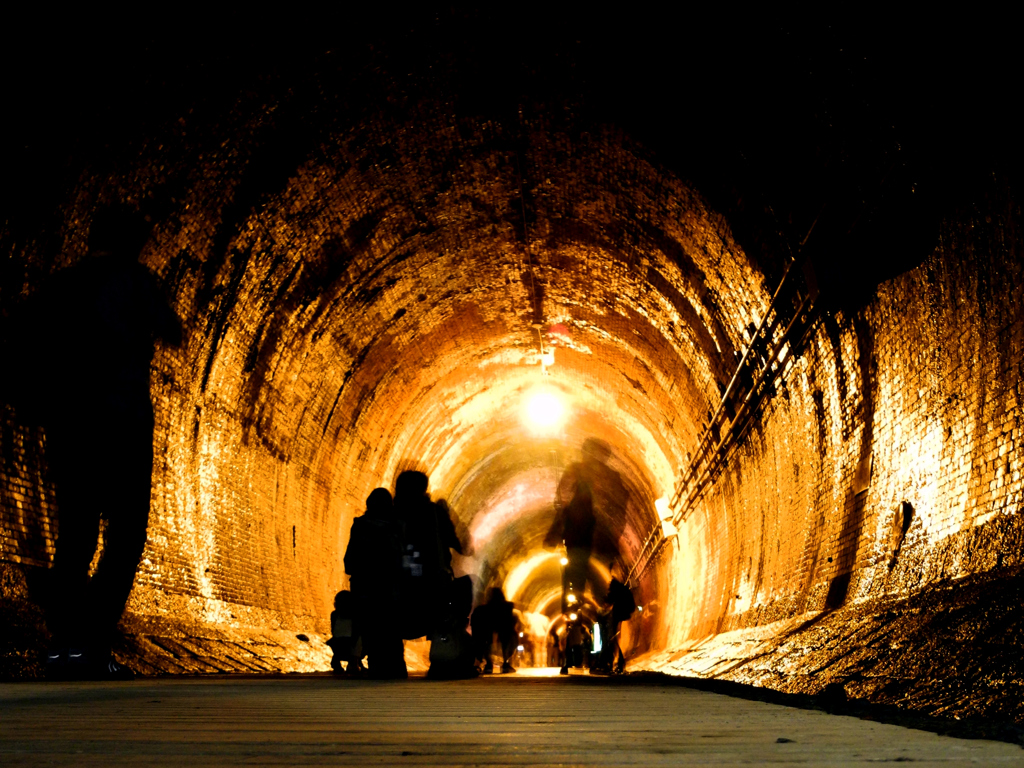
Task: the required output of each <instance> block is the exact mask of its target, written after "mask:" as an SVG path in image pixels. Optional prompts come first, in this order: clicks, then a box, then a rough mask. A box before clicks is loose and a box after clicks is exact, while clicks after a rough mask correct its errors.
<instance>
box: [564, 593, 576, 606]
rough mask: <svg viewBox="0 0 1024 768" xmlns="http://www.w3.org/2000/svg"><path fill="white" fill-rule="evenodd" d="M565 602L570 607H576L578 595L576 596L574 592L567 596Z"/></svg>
mask: <svg viewBox="0 0 1024 768" xmlns="http://www.w3.org/2000/svg"><path fill="white" fill-rule="evenodd" d="M565 602H567V603H568V604H569V605H574V604H575V603H576V595H574V594H573V593H572V592H570V593H569V594H568V595H567V596H566V598H565Z"/></svg>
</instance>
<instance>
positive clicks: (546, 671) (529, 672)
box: [515, 667, 558, 677]
mask: <svg viewBox="0 0 1024 768" xmlns="http://www.w3.org/2000/svg"><path fill="white" fill-rule="evenodd" d="M515 673H516V675H518V676H519V677H558V667H519V668H518V669H516V672H515Z"/></svg>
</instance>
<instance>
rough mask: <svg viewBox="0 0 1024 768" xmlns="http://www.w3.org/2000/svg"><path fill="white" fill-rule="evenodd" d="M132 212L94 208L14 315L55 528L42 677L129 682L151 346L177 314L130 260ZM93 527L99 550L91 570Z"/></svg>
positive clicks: (147, 456)
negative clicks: (126, 660) (121, 660)
mask: <svg viewBox="0 0 1024 768" xmlns="http://www.w3.org/2000/svg"><path fill="white" fill-rule="evenodd" d="M148 235H149V227H148V226H147V225H146V224H144V223H143V222H142V221H141V217H139V216H138V215H136V214H132V213H128V212H125V211H122V210H117V209H112V210H107V211H103V212H101V213H99V214H97V215H96V217H95V219H94V221H93V225H92V228H91V231H90V238H89V255H88V256H87V257H86V258H85V259H83V260H82V261H81V262H79V263H77V264H75V265H73V266H71V267H68V268H65V269H63V270H61V271H59V272H58V273H56V274H55V275H54V276H53V278H52V279H51V280H50V282H49V284H48V285H47V286H45V287H44V288H43V289H41V290H40V291H39V292H38V293H37V294H36V295H34V296H33V297H32V298H31V299H30V300H29V301H28V302H27V303H26V305H25V306H24V307H23V311H22V312H21V313H19V314H18V316H17V317H16V318H15V322H14V332H13V334H12V338H11V339H9V340H8V343H9V344H10V345H11V346H12V347H14V350H15V354H18V355H19V357H18V358H15V359H20V360H22V361H23V365H22V366H21V369H20V370H21V371H22V374H23V375H22V376H21V378H20V382H19V384H18V385H16V387H17V390H18V391H17V393H16V396H15V398H14V399H15V407H16V409H18V411H19V413H24V414H25V415H26V417H27V418H28V420H30V421H35V422H37V423H39V424H41V426H42V427H43V430H44V433H45V436H46V448H45V452H46V460H47V464H48V466H49V471H50V474H51V478H52V479H53V481H54V485H55V490H56V501H57V509H58V532H57V541H56V546H55V551H54V556H53V563H52V566H51V568H50V571H49V574H48V577H49V578H48V579H47V581H48V585H47V588H46V589H45V594H44V597H43V601H42V602H43V603H44V606H43V607H44V612H45V615H46V623H47V628H48V629H49V632H50V635H51V648H50V651H49V653H48V655H47V661H46V668H47V674H48V675H49V676H51V677H76V678H78V677H99V678H110V677H112V678H130V677H134V674H133V673H132V672H131V670H129V669H127V668H126V667H123V666H121V665H120V664H118V663H117V662H116V661H114V660H113V658H112V657H111V647H112V645H113V642H114V639H115V637H116V633H117V624H118V622H119V620H120V618H121V614H122V612H123V611H124V606H125V604H126V602H127V600H128V595H129V593H130V592H131V589H132V584H133V583H134V580H135V572H136V570H137V568H138V564H139V560H140V558H141V556H142V550H143V547H144V546H145V543H146V530H147V527H148V522H149V506H150V488H151V485H152V469H153V404H152V402H151V401H150V391H149V375H150V363H151V361H152V359H153V354H154V345H155V343H156V342H157V341H162V342H163V343H165V344H168V345H171V346H179V345H180V344H181V341H182V331H181V322H180V320H179V319H178V316H177V315H176V314H175V312H174V311H173V310H172V309H171V308H170V306H169V305H168V302H167V300H166V299H165V298H164V296H163V294H162V292H161V290H160V287H159V284H158V283H157V280H156V278H155V276H154V275H153V274H152V273H151V272H150V271H149V270H148V269H147V268H146V267H145V266H143V265H142V264H140V263H139V262H138V257H139V255H140V251H141V248H142V245H143V244H144V242H145V239H146V238H148ZM101 525H102V526H103V530H102V533H103V548H102V552H101V556H100V559H99V562H98V564H97V565H96V568H95V571H94V573H93V574H92V576H91V578H90V575H89V571H90V566H91V564H92V562H93V560H94V558H95V555H96V550H97V547H98V545H99V536H100V530H101Z"/></svg>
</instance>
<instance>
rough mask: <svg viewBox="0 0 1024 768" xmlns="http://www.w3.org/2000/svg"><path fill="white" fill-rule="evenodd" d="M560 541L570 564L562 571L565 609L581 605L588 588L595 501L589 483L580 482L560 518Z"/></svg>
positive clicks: (594, 522)
mask: <svg viewBox="0 0 1024 768" xmlns="http://www.w3.org/2000/svg"><path fill="white" fill-rule="evenodd" d="M560 522H561V525H560V528H561V534H562V535H561V539H562V542H563V543H564V544H565V556H566V559H567V560H568V562H567V563H566V566H565V569H564V570H563V571H562V610H563V611H568V610H570V609H572V607H573V606H574V605H576V606H577V607H578V606H579V604H580V602H581V601H582V600H583V596H584V593H585V591H586V588H587V568H588V566H589V563H590V555H591V552H592V551H593V547H594V527H595V525H596V524H597V520H596V518H595V517H594V499H593V494H592V491H591V488H590V483H588V482H587V481H585V480H580V481H579V482H578V483H577V485H576V493H575V494H573V497H572V501H570V502H569V504H568V505H567V506H566V508H565V509H564V510H563V512H562V517H561V521H560Z"/></svg>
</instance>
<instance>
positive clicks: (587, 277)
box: [147, 101, 768, 592]
mask: <svg viewBox="0 0 1024 768" xmlns="http://www.w3.org/2000/svg"><path fill="white" fill-rule="evenodd" d="M273 119H275V118H274V116H273V113H272V112H270V113H269V114H261V115H258V116H257V117H256V118H255V120H254V123H255V124H256V125H254V126H252V127H251V129H250V131H249V133H251V134H258V126H259V123H261V122H262V121H264V120H273ZM204 149H205V148H204ZM250 151H251V152H252V155H253V156H256V158H257V159H256V160H251V159H250V160H249V161H248V162H246V161H244V160H243V161H239V160H238V157H239V155H241V156H243V157H244V156H245V154H246V153H248V152H250ZM275 151H277V150H276V149H275V148H274V147H272V146H271V147H260V146H257V147H256V148H255V149H250V147H247V146H246V144H245V142H244V141H239V142H238V143H237V144H234V143H233V142H232V143H227V144H226V145H222V146H221V147H219V148H213V149H212V150H208V153H207V152H203V153H200V154H199V157H200V158H201V159H200V163H201V165H200V166H199V167H198V168H197V169H196V170H194V171H192V172H191V173H189V175H188V181H187V182H186V183H185V184H184V187H185V191H184V193H183V194H182V195H181V198H180V201H179V202H178V205H177V210H175V211H174V212H173V214H172V215H170V216H168V217H167V218H166V219H165V220H164V221H163V222H160V223H159V224H158V226H157V234H156V237H155V240H154V242H153V244H152V246H151V248H150V250H149V251H148V253H147V261H148V262H149V263H150V264H151V265H152V266H154V267H155V268H157V269H158V270H159V271H161V272H162V273H163V274H165V275H166V276H168V278H169V279H170V280H171V281H173V282H175V283H176V287H177V294H178V302H179V311H181V312H182V314H183V315H192V316H193V317H194V321H193V323H192V328H191V331H192V333H191V336H190V342H189V344H188V348H187V351H186V353H185V359H184V360H183V361H182V363H183V368H184V371H186V372H183V379H181V380H179V382H178V384H179V385H180V384H182V383H183V382H184V383H185V386H184V387H183V388H182V390H183V391H181V392H179V393H178V394H177V397H176V398H174V407H173V411H174V413H173V415H172V417H171V418H172V422H173V423H174V427H173V429H172V431H173V432H175V433H176V434H175V436H173V437H171V438H170V443H171V445H170V451H171V452H172V453H173V452H176V451H179V450H180V451H183V452H184V453H185V454H188V455H189V456H190V457H192V458H190V459H189V460H187V461H184V462H182V463H181V464H177V465H175V466H178V467H181V468H182V469H183V470H185V471H186V472H187V471H188V469H187V468H192V467H194V468H195V469H196V470H197V474H198V476H199V477H200V478H202V479H204V480H201V482H200V488H199V489H198V496H197V498H196V499H195V500H194V503H195V504H197V505H198V508H202V507H204V506H208V505H209V506H211V507H213V508H217V507H220V506H224V505H228V506H230V505H231V504H233V503H235V502H233V501H232V500H231V499H229V498H225V496H224V494H227V493H229V491H228V487H229V486H232V485H235V484H236V483H237V477H238V474H239V473H244V474H245V475H246V476H247V477H250V478H251V476H253V475H254V474H261V473H263V472H265V471H266V470H262V469H259V468H257V467H255V466H252V465H251V464H249V463H248V462H256V463H257V464H263V463H265V462H268V461H269V462H271V463H272V464H274V465H275V466H274V468H273V473H274V474H275V475H276V480H275V482H274V494H273V495H274V499H273V501H272V503H271V504H270V508H272V510H273V512H272V514H273V515H277V516H279V517H281V518H283V519H284V520H288V519H291V518H293V517H297V518H300V519H301V520H302V521H303V522H302V525H304V526H311V528H312V529H311V530H310V531H308V532H307V533H306V534H305V535H311V536H312V537H313V538H314V539H315V540H318V541H321V542H324V545H327V544H329V543H331V542H339V541H340V542H343V541H344V539H345V538H346V535H347V527H348V525H349V523H350V521H351V518H352V516H353V515H354V514H358V512H359V511H360V510H361V507H362V500H363V499H364V498H365V497H366V495H367V494H368V493H369V491H370V490H371V489H372V488H373V487H375V486H377V485H387V486H390V485H391V483H392V482H393V478H394V476H395V475H396V473H397V472H398V471H399V470H400V469H402V468H405V467H409V466H416V467H420V468H423V469H425V470H426V471H428V472H429V473H430V475H431V478H432V490H433V492H434V494H435V496H447V498H448V499H449V501H450V503H451V504H452V508H453V511H454V513H455V515H456V516H457V518H458V524H459V528H460V530H461V531H463V532H464V534H465V535H466V536H467V537H468V538H470V540H471V542H472V545H473V553H472V554H473V557H474V558H476V559H475V561H473V562H474V563H475V565H476V566H477V567H482V566H483V563H484V562H489V563H490V565H491V566H494V565H495V563H496V562H498V563H504V565H503V566H502V569H503V571H504V572H507V571H509V570H511V568H513V567H514V565H515V562H516V561H517V558H522V557H525V556H528V555H529V554H530V552H531V551H533V550H534V549H536V548H538V547H540V546H541V539H542V538H543V535H544V533H546V528H547V526H549V525H550V521H551V510H552V505H553V502H554V490H555V483H556V481H557V478H558V476H559V475H560V474H561V472H562V471H563V470H564V468H565V467H566V466H568V465H569V464H571V463H572V462H574V461H578V460H579V457H580V448H581V446H582V444H583V442H584V440H586V439H587V438H598V439H600V440H602V441H604V442H605V443H607V444H608V445H609V446H610V448H611V451H612V458H611V460H610V464H611V466H612V467H613V468H614V469H615V470H616V471H617V472H619V473H620V474H621V475H622V477H623V480H624V482H625V484H626V486H627V488H628V490H629V491H630V498H631V500H630V503H629V505H628V507H627V508H626V510H625V518H624V519H607V520H602V528H603V529H604V530H605V531H606V532H607V536H606V538H608V539H609V540H612V541H614V542H615V543H616V544H617V545H618V550H619V551H618V555H619V556H620V557H621V558H622V559H623V560H624V561H625V562H627V564H628V562H630V561H631V558H632V556H633V555H634V554H635V552H636V550H637V549H638V548H639V546H640V544H641V543H642V538H643V536H645V535H646V533H647V531H648V529H649V528H650V526H651V525H652V524H653V521H654V511H653V502H654V499H655V498H657V497H659V496H664V495H669V494H670V493H671V490H672V486H673V483H674V480H675V476H676V473H677V472H678V470H679V468H680V466H681V465H682V464H683V461H684V456H685V454H686V452H687V450H689V449H691V448H692V446H693V443H694V441H695V439H696V436H697V433H698V430H699V429H700V425H701V422H702V420H703V419H705V418H706V415H707V412H708V410H709V409H710V408H713V407H715V405H716V404H717V398H718V394H719V390H720V389H721V388H722V387H724V385H725V383H726V382H727V380H728V376H729V375H730V373H731V367H732V365H733V359H734V357H733V351H734V350H735V349H737V348H739V347H740V345H741V344H742V343H743V336H742V334H743V329H744V328H745V327H746V325H747V324H748V323H750V322H756V321H757V320H758V318H759V317H760V314H761V313H762V312H763V311H764V308H765V306H766V304H767V298H768V296H767V289H766V286H765V285H764V281H763V279H762V277H761V275H760V274H759V273H758V272H757V270H756V269H754V268H753V267H752V265H751V264H750V263H749V261H748V259H747V258H746V256H745V255H744V253H743V252H742V251H741V250H740V248H739V247H737V246H736V244H735V243H734V242H733V241H732V239H731V237H730V233H729V230H728V228H727V226H726V225H725V223H724V222H723V220H722V219H721V218H720V217H717V216H715V214H714V213H713V212H712V211H710V210H708V208H707V206H706V204H705V203H704V201H703V200H702V199H701V197H700V195H699V194H697V193H696V192H695V191H694V190H692V189H690V188H689V187H687V186H686V185H685V184H683V183H682V182H681V181H679V180H678V179H676V178H673V177H672V176H671V175H669V174H667V173H666V172H664V171H663V170H661V169H659V168H658V167H656V166H655V165H654V164H653V163H652V162H651V161H650V160H649V159H647V158H646V157H645V156H644V154H643V152H642V151H641V150H640V149H639V148H638V147H636V146H634V145H632V144H631V142H630V141H629V139H628V137H626V136H625V135H623V134H622V133H621V132H620V131H618V130H615V129H613V128H608V127H602V126H597V127H596V128H595V130H593V131H587V132H576V133H574V132H572V131H571V130H567V129H566V128H564V127H561V126H552V125H546V124H544V123H543V122H541V121H538V122H537V123H535V124H530V123H524V124H522V125H512V126H508V125H503V124H497V123H495V122H493V121H488V120H481V119H477V118H474V117H472V116H462V115H457V114H456V113H455V110H454V108H453V105H452V104H451V103H446V102H443V101H424V102H421V103H418V104H415V105H412V106H410V107H408V108H407V110H406V111H405V113H404V114H403V116H402V119H395V118H393V117H389V116H387V115H385V114H376V115H371V116H368V117H365V118H364V119H363V120H362V122H360V123H359V124H356V125H352V126H349V127H347V129H345V130H340V129H336V130H332V131H330V132H327V133H325V134H323V137H322V140H321V141H320V143H319V144H318V145H317V146H316V147H315V148H314V149H313V151H311V152H309V153H308V154H307V155H306V156H304V157H302V158H301V159H300V161H299V162H298V163H297V164H296V165H295V167H294V168H290V169H288V172H287V173H286V174H284V178H283V179H282V182H283V183H281V185H280V186H279V187H277V188H269V189H268V191H267V192H265V193H261V194H260V195H259V196H254V199H255V200H256V201H257V203H256V204H255V205H253V206H251V207H250V208H249V209H248V210H244V208H243V207H241V206H239V205H238V204H237V200H238V198H239V196H244V195H245V194H246V190H247V185H250V184H251V183H252V182H251V179H252V177H253V175H258V174H259V173H260V168H259V167H255V168H254V166H256V164H257V163H258V162H259V159H258V158H259V152H265V153H266V152H271V153H272V152H275ZM215 172H219V173H221V174H222V176H220V178H218V179H217V183H216V184H214V183H213V181H212V179H213V177H214V176H215ZM225 189H231V190H233V193H234V195H235V198H234V200H228V201H226V203H225V202H224V197H225V192H224V190H225ZM524 197H525V203H524ZM226 211H227V212H226ZM524 214H525V215H524ZM229 215H234V216H237V218H236V219H234V220H229V219H228V216H229ZM225 230H227V231H228V233H229V234H227V235H225ZM537 323H539V324H540V325H541V329H539V330H540V331H541V333H542V335H543V340H544V344H545V346H546V347H548V348H550V347H551V346H552V344H554V355H555V362H554V364H553V365H551V366H550V367H547V368H546V373H545V372H544V371H542V367H541V365H540V356H539V351H538V350H539V338H538V329H537V328H535V327H534V325H535V324H537ZM555 323H561V324H563V325H564V326H565V328H566V329H567V334H565V335H563V336H560V337H554V336H551V335H549V334H548V333H547V329H548V328H549V327H550V326H551V325H552V324H555ZM538 389H547V390H549V391H553V392H556V393H557V394H558V396H559V397H560V398H561V399H562V400H563V401H564V403H565V404H566V406H567V408H568V417H567V420H566V422H565V424H564V428H563V429H562V430H560V431H559V432H557V433H556V434H553V435H545V436H534V435H531V433H530V432H529V430H528V429H527V427H526V426H525V424H524V420H523V413H522V411H523V408H524V405H525V402H526V399H527V397H528V396H529V395H530V394H531V393H532V392H534V391H536V390H538ZM253 449H256V450H253ZM242 457H247V458H246V459H245V461H246V463H245V464H244V465H243V466H239V460H240V458H242ZM271 459H272V461H271ZM170 471H171V473H172V474H173V473H174V471H175V470H174V468H173V467H172V469H171V470H170ZM180 479H181V480H182V482H183V484H184V485H185V486H187V485H188V482H187V478H186V477H182V478H180ZM204 483H205V484H204ZM255 484H257V485H264V486H266V487H269V481H268V480H263V481H260V480H256V481H255ZM176 485H177V484H176ZM251 485H252V483H251V482H250V487H248V488H246V489H245V490H244V493H252V492H253V489H252V487H251ZM234 492H237V489H236V491H233V492H232V493H234ZM179 501H180V500H179ZM185 506H186V507H187V506H188V505H187V504H186V505H185ZM545 513H546V514H545ZM614 514H615V515H616V516H618V517H620V518H621V513H614ZM523 521H530V522H529V524H525V523H524V522H523ZM232 524H233V523H232V522H228V521H226V520H223V519H222V520H220V521H219V523H218V525H220V526H225V525H227V526H231V525H232ZM199 527H201V523H198V522H197V529H198V528H199ZM283 527H284V528H286V527H287V526H286V525H284V526H283ZM541 528H543V530H541ZM285 532H287V531H285ZM224 535H227V534H226V533H225V534H224ZM285 549H287V548H285ZM609 554H614V551H613V552H612V553H609ZM467 567H468V566H467ZM300 570H302V569H301V567H300ZM338 575H339V574H337V573H333V574H330V577H332V578H334V579H335V582H334V583H336V580H337V577H338ZM304 578H309V579H312V581H313V582H317V583H318V588H316V589H314V590H313V591H314V592H326V591H329V590H330V588H331V586H330V585H331V582H330V581H327V580H325V574H315V573H307V574H306V575H305V576H304Z"/></svg>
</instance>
